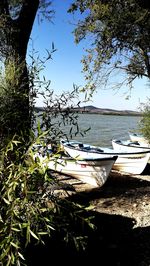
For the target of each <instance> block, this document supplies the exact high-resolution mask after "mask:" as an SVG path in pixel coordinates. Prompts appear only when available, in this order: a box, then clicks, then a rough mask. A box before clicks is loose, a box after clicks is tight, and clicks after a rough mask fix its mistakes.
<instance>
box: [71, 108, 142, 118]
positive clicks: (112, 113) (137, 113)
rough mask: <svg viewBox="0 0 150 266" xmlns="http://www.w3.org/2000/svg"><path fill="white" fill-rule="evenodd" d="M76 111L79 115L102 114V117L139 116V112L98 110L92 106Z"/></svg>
mask: <svg viewBox="0 0 150 266" xmlns="http://www.w3.org/2000/svg"><path fill="white" fill-rule="evenodd" d="M75 110H76V111H78V112H81V113H90V114H94V113H95V114H103V115H136V116H137V115H141V113H140V112H136V111H131V110H115V109H109V108H98V107H95V106H93V105H88V106H83V107H79V108H75Z"/></svg>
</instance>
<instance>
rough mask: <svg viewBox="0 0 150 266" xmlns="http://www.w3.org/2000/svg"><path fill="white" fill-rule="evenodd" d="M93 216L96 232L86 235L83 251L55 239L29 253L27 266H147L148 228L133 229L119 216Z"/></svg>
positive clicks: (149, 259)
mask: <svg viewBox="0 0 150 266" xmlns="http://www.w3.org/2000/svg"><path fill="white" fill-rule="evenodd" d="M94 216H95V218H94V223H95V225H96V226H97V229H96V230H95V231H94V232H93V233H92V232H91V231H90V232H87V234H88V241H87V247H86V249H85V251H81V250H80V251H77V250H76V249H75V248H74V247H72V246H71V245H68V246H67V245H65V243H64V242H63V241H61V240H60V238H59V237H58V236H57V237H56V236H55V237H54V238H53V239H52V240H47V241H46V245H45V246H34V247H32V248H31V247H30V249H28V260H27V265H29V266H34V265H36V266H40V265H41V266H48V265H58V263H59V264H60V263H61V264H62V265H72V264H73V265H75V264H79V265H80V264H81V263H82V264H83V265H91V263H92V265H94V264H95V265H102V266H107V265H111V266H119V265H120V266H130V265H132V266H148V265H150V227H148V228H136V229H133V224H134V220H132V219H129V218H125V217H122V216H118V215H107V214H100V213H94Z"/></svg>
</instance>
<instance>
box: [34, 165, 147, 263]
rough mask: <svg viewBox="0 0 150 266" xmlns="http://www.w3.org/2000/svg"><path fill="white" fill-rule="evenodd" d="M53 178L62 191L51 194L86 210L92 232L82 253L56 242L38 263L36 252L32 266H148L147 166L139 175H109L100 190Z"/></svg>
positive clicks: (69, 179) (113, 173)
mask: <svg viewBox="0 0 150 266" xmlns="http://www.w3.org/2000/svg"><path fill="white" fill-rule="evenodd" d="M57 178H58V179H59V180H60V182H61V184H62V188H63V189H57V190H55V191H54V193H60V195H61V196H64V197H68V199H69V200H70V201H74V202H77V203H79V204H84V205H85V206H90V211H89V212H90V215H93V217H94V218H93V221H94V223H95V225H96V230H95V232H94V233H93V234H89V235H88V239H89V241H88V246H87V248H86V250H85V251H84V252H76V251H74V250H72V249H71V248H70V247H65V248H64V246H63V245H62V243H58V241H56V243H54V242H53V244H52V245H51V249H50V250H51V253H50V250H49V249H48V246H47V250H46V251H44V252H43V254H44V255H42V263H41V262H40V261H41V260H40V259H41V255H39V257H38V254H40V253H41V251H40V252H37V250H36V251H35V254H36V257H37V258H38V263H36V266H37V265H42V266H45V265H58V264H60V262H61V263H62V264H64V265H72V264H73V265H75V264H79V265H81V264H83V265H91V264H92V265H100V266H150V165H148V166H147V168H146V169H145V170H144V172H143V173H142V175H126V174H121V173H119V172H117V171H112V172H111V174H110V176H109V178H108V180H107V181H106V183H105V184H104V185H103V187H101V188H93V187H91V186H90V185H88V184H83V183H82V182H80V181H78V180H77V179H74V178H71V177H67V176H64V175H58V177H57ZM52 247H53V248H52ZM33 254H34V252H33ZM55 254H59V255H58V256H57V255H55ZM52 255H53V256H52ZM47 256H49V259H50V260H49V262H47V259H46V258H47ZM44 259H45V262H44ZM53 261H54V263H53ZM31 265H32V266H33V264H31Z"/></svg>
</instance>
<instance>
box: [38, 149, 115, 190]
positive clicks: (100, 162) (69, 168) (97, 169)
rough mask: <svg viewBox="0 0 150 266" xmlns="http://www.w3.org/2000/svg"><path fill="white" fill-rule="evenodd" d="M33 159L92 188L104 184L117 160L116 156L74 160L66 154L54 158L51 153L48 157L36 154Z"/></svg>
mask: <svg viewBox="0 0 150 266" xmlns="http://www.w3.org/2000/svg"><path fill="white" fill-rule="evenodd" d="M46 152H49V150H46ZM35 157H38V158H39V159H40V161H41V162H43V163H44V164H45V165H46V166H47V167H48V168H49V169H51V170H54V171H56V172H60V173H63V174H66V175H70V176H72V177H75V178H77V179H79V180H81V181H82V182H84V183H88V184H90V185H92V186H94V187H101V186H103V185H104V184H105V182H106V180H107V178H108V176H109V174H110V171H111V169H112V166H113V164H114V163H115V161H116V159H117V156H109V157H108V156H107V158H105V157H101V158H95V159H94V158H86V159H82V160H76V159H73V158H72V157H70V156H67V155H66V154H64V155H63V156H62V155H58V154H57V155H56V156H54V155H53V154H52V153H51V151H50V156H48V157H47V156H46V155H45V152H44V156H43V154H41V153H40V152H38V153H36V155H35Z"/></svg>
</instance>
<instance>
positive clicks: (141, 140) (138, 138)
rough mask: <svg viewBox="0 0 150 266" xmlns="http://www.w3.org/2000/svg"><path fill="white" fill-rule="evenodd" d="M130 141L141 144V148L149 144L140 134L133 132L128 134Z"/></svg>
mask: <svg viewBox="0 0 150 266" xmlns="http://www.w3.org/2000/svg"><path fill="white" fill-rule="evenodd" d="M128 134H129V137H130V140H131V141H133V142H134V141H137V142H139V143H141V144H142V145H143V146H147V145H148V144H149V143H148V141H147V140H146V139H145V137H144V136H143V135H142V134H140V133H135V132H128Z"/></svg>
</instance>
